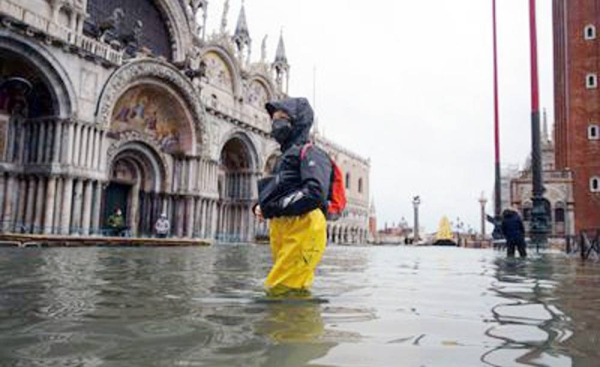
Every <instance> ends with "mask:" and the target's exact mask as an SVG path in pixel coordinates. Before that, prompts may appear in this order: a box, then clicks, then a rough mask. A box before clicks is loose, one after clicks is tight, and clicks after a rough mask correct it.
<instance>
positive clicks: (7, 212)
mask: <svg viewBox="0 0 600 367" xmlns="http://www.w3.org/2000/svg"><path fill="white" fill-rule="evenodd" d="M5 186H6V194H5V195H4V208H3V212H4V213H3V215H2V218H3V222H2V229H3V230H4V231H9V230H10V228H11V226H12V224H13V209H14V202H15V201H14V196H13V194H12V193H14V192H15V190H16V188H17V179H16V178H15V176H13V175H11V174H9V175H8V177H7V178H6V185H5Z"/></svg>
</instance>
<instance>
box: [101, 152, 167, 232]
mask: <svg viewBox="0 0 600 367" xmlns="http://www.w3.org/2000/svg"><path fill="white" fill-rule="evenodd" d="M164 177H165V171H164V166H163V165H162V162H161V159H160V157H159V156H158V155H157V154H156V152H155V151H154V150H153V149H152V148H151V147H149V146H147V145H145V144H143V143H139V142H134V143H129V144H127V145H125V146H124V147H123V148H122V149H121V150H120V152H119V153H117V154H116V155H115V158H114V159H113V162H112V164H111V166H110V176H109V179H110V181H109V183H108V185H107V186H106V188H105V190H104V195H103V198H104V201H103V204H102V223H103V225H104V226H106V224H107V221H108V217H109V216H110V215H111V214H112V213H114V212H115V210H116V209H120V210H121V211H122V213H123V216H124V219H125V224H126V226H127V227H128V229H129V231H130V233H131V235H133V236H151V235H152V232H153V225H154V223H155V222H156V220H157V219H158V216H159V215H160V214H161V213H162V211H163V210H164V209H165V205H164V200H163V197H162V196H161V195H160V192H161V190H162V185H163V180H164ZM169 217H170V218H173V217H172V216H169Z"/></svg>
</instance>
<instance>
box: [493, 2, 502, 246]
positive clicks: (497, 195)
mask: <svg viewBox="0 0 600 367" xmlns="http://www.w3.org/2000/svg"><path fill="white" fill-rule="evenodd" d="M492 5H493V10H492V15H493V17H492V23H493V26H494V32H493V34H494V159H495V160H494V164H495V181H494V183H495V185H494V221H495V226H494V232H493V233H492V236H493V238H500V237H501V236H502V233H501V231H500V225H499V223H500V221H501V212H502V187H501V177H500V113H499V109H498V35H497V31H496V0H492Z"/></svg>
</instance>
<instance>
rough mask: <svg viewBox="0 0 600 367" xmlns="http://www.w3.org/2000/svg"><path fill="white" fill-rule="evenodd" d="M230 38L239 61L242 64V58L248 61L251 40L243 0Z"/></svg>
mask: <svg viewBox="0 0 600 367" xmlns="http://www.w3.org/2000/svg"><path fill="white" fill-rule="evenodd" d="M232 39H233V42H234V43H235V45H236V46H237V49H238V52H239V58H240V61H241V63H242V64H244V58H245V61H246V62H250V52H251V50H252V49H251V44H252V40H251V39H250V31H249V30H248V23H247V22H246V6H245V4H244V2H242V9H241V10H240V15H239V16H238V20H237V25H236V26H235V33H234V34H233V37H232ZM246 47H247V48H248V50H247V51H248V54H247V55H244V51H245V49H246Z"/></svg>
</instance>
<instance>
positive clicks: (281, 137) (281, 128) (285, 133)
mask: <svg viewBox="0 0 600 367" xmlns="http://www.w3.org/2000/svg"><path fill="white" fill-rule="evenodd" d="M291 132H292V123H291V122H290V121H289V120H286V119H275V120H273V127H272V129H271V136H272V137H273V139H275V140H276V141H277V142H278V143H279V144H280V145H283V144H285V142H286V141H287V139H288V137H289V136H290V133H291Z"/></svg>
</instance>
